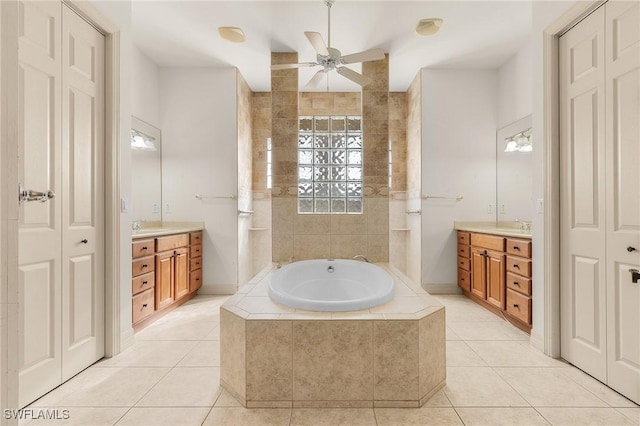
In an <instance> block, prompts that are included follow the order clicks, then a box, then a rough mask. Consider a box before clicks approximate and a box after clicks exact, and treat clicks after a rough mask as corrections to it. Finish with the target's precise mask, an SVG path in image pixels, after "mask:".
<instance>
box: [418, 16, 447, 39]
mask: <svg viewBox="0 0 640 426" xmlns="http://www.w3.org/2000/svg"><path fill="white" fill-rule="evenodd" d="M441 26H442V19H440V18H426V19H421V20H420V22H418V25H416V32H417V33H418V34H420V35H422V36H430V35H434V34H435V33H437V32H438V30H439V29H440V27H441Z"/></svg>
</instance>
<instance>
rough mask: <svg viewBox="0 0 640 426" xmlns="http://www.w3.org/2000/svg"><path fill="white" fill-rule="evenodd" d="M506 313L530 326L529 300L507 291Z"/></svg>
mask: <svg viewBox="0 0 640 426" xmlns="http://www.w3.org/2000/svg"><path fill="white" fill-rule="evenodd" d="M507 313H508V314H510V315H511V316H513V317H515V318H517V319H519V320H520V321H522V322H524V323H527V324H531V298H530V297H527V296H523V295H521V294H520V293H517V292H515V291H513V290H510V289H507Z"/></svg>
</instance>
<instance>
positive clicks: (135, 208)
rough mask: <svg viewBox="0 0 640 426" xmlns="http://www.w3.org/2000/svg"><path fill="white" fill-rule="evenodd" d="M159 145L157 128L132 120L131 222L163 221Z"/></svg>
mask: <svg viewBox="0 0 640 426" xmlns="http://www.w3.org/2000/svg"><path fill="white" fill-rule="evenodd" d="M161 148H162V144H161V132H160V129H158V128H157V127H154V126H152V125H151V124H149V123H146V122H144V121H142V120H140V119H139V118H136V117H131V219H132V220H144V221H147V222H160V221H162V149H161Z"/></svg>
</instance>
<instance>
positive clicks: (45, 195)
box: [18, 185, 56, 204]
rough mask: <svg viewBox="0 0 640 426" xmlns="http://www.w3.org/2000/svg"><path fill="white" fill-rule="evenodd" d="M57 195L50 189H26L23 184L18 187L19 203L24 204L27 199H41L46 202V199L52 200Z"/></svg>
mask: <svg viewBox="0 0 640 426" xmlns="http://www.w3.org/2000/svg"><path fill="white" fill-rule="evenodd" d="M55 196H56V193H55V192H53V191H51V190H48V191H42V192H40V191H34V190H31V189H25V188H24V187H23V186H22V185H19V187H18V203H19V204H22V203H24V202H25V201H40V202H41V203H44V202H45V201H48V200H51V199H52V198H53V197H55Z"/></svg>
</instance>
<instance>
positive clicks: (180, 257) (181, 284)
mask: <svg viewBox="0 0 640 426" xmlns="http://www.w3.org/2000/svg"><path fill="white" fill-rule="evenodd" d="M174 253H175V254H174V261H175V298H176V300H178V299H180V298H181V297H182V296H186V295H187V294H189V256H188V253H189V249H188V248H186V247H183V248H180V249H177V250H176V251H175V252H174Z"/></svg>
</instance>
